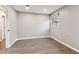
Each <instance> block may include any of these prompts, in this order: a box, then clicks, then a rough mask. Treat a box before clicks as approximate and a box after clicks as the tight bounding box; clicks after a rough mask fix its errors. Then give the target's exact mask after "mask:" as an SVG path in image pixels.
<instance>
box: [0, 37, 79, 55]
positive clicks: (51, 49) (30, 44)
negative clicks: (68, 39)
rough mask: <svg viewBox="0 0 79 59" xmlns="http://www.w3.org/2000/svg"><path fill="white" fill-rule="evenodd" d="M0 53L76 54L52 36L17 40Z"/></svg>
mask: <svg viewBox="0 0 79 59" xmlns="http://www.w3.org/2000/svg"><path fill="white" fill-rule="evenodd" d="M0 53H1V54H2V53H3V54H78V53H77V52H75V51H73V50H71V49H69V48H68V47H66V46H64V45H62V44H60V43H59V42H57V41H55V40H54V39H52V38H38V39H26V40H18V41H17V42H15V44H14V45H13V46H12V47H10V48H9V49H3V50H0Z"/></svg>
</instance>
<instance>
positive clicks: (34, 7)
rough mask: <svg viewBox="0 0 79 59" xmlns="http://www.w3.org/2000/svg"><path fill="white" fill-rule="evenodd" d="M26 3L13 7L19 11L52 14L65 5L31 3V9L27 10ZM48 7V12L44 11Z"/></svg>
mask: <svg viewBox="0 0 79 59" xmlns="http://www.w3.org/2000/svg"><path fill="white" fill-rule="evenodd" d="M25 7H26V6H25V5H13V8H14V9H15V10H16V11H19V12H30V13H40V14H50V13H52V12H54V11H55V10H57V9H59V8H61V7H63V5H30V6H29V7H30V10H26V8H25ZM44 9H47V12H44Z"/></svg>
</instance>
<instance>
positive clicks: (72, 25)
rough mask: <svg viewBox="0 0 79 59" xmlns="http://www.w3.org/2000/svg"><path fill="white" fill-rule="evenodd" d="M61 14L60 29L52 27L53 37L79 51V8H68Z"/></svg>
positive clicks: (62, 10) (60, 12) (76, 6)
mask: <svg viewBox="0 0 79 59" xmlns="http://www.w3.org/2000/svg"><path fill="white" fill-rule="evenodd" d="M57 12H59V17H60V22H59V26H58V27H53V26H52V27H51V32H50V34H51V36H52V37H55V38H57V39H58V40H59V41H62V42H63V43H66V44H67V45H69V46H71V47H73V48H75V49H77V50H79V6H78V5H75V6H74V5H72V6H66V7H65V8H63V9H61V10H60V11H57Z"/></svg>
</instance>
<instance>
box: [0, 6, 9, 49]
mask: <svg viewBox="0 0 79 59" xmlns="http://www.w3.org/2000/svg"><path fill="white" fill-rule="evenodd" d="M0 7H1V8H0V11H2V12H3V13H5V25H4V26H5V29H4V31H5V33H4V35H5V48H9V32H8V24H9V21H8V9H7V6H4V5H0Z"/></svg>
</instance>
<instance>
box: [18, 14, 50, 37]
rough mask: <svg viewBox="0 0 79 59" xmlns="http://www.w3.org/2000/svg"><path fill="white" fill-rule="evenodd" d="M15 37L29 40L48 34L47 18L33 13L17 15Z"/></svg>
mask: <svg viewBox="0 0 79 59" xmlns="http://www.w3.org/2000/svg"><path fill="white" fill-rule="evenodd" d="M17 18H18V19H17V37H18V38H29V37H40V36H47V35H48V34H49V16H48V15H41V14H33V13H18V14H17Z"/></svg>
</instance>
